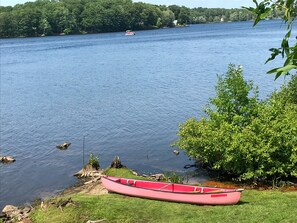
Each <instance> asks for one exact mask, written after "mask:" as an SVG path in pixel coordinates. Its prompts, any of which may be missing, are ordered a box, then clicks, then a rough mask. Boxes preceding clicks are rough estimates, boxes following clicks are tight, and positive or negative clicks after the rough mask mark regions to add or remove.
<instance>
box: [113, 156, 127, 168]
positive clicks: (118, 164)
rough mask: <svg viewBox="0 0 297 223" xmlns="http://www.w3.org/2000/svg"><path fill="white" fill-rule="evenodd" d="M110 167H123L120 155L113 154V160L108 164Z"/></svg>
mask: <svg viewBox="0 0 297 223" xmlns="http://www.w3.org/2000/svg"><path fill="white" fill-rule="evenodd" d="M110 167H111V168H117V169H119V168H123V167H124V166H123V165H122V163H121V160H120V157H119V156H115V158H114V159H113V161H112V162H111V164H110Z"/></svg>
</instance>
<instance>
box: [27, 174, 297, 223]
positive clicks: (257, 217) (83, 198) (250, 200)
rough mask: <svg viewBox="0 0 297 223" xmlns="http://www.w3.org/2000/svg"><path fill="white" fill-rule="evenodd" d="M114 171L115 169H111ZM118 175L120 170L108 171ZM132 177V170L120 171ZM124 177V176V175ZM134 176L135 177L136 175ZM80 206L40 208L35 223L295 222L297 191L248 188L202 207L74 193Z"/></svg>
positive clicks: (36, 212) (34, 217)
mask: <svg viewBox="0 0 297 223" xmlns="http://www.w3.org/2000/svg"><path fill="white" fill-rule="evenodd" d="M108 171H113V172H108ZM108 171H107V173H108V174H109V175H118V176H119V172H118V171H117V170H108ZM120 171H121V174H124V175H125V177H129V178H132V176H131V175H129V174H131V172H130V173H129V170H127V169H126V170H120ZM121 176H123V175H121ZM134 178H135V176H134ZM72 199H73V200H74V201H75V202H77V203H79V206H69V207H65V208H63V211H61V210H60V209H59V208H56V207H50V208H49V209H48V210H47V211H43V210H41V209H39V208H37V209H36V210H35V211H34V212H33V214H32V215H31V217H32V220H33V222H35V223H68V222H69V223H76V222H77V223H80V222H84V223H85V222H87V221H88V220H99V219H106V221H105V222H119V223H124V222H137V223H138V222H139V223H141V222H160V223H162V222H164V223H165V222H171V223H175V222H176V223H179V222H182V223H184V222H262V223H263V222H269V223H273V222H277V223H278V222H296V216H295V215H294V213H295V212H296V210H297V202H296V200H297V193H296V192H281V191H277V190H269V191H256V190H247V191H244V192H243V194H242V199H241V201H240V203H238V204H237V205H231V206H200V205H191V204H181V203H173V202H164V201H155V200H148V199H142V198H133V197H127V196H122V195H118V194H106V195H100V196H91V195H75V196H72Z"/></svg>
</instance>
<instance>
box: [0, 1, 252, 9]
mask: <svg viewBox="0 0 297 223" xmlns="http://www.w3.org/2000/svg"><path fill="white" fill-rule="evenodd" d="M28 1H34V0H0V5H1V6H9V5H10V6H14V5H16V4H23V3H25V2H28ZM133 1H134V2H138V1H139V0H133ZM140 1H141V2H146V3H151V4H156V5H180V6H182V5H184V6H186V7H189V8H194V7H205V8H241V6H254V3H253V1H252V0H140Z"/></svg>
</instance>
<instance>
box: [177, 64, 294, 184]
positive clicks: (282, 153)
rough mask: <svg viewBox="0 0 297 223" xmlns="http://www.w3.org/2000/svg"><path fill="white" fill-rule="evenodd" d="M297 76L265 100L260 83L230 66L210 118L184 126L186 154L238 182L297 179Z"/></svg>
mask: <svg viewBox="0 0 297 223" xmlns="http://www.w3.org/2000/svg"><path fill="white" fill-rule="evenodd" d="M296 86H297V78H296V76H293V78H292V80H291V81H290V82H289V83H288V84H287V85H285V86H284V87H282V89H281V91H280V92H276V93H273V94H272V95H271V96H270V97H269V98H268V99H266V100H265V101H263V102H261V101H260V100H259V99H258V90H257V87H254V86H253V83H252V82H246V81H245V80H244V79H243V75H242V69H241V67H235V66H234V65H230V66H229V69H228V72H227V74H226V75H223V76H219V77H218V84H217V86H216V93H217V95H216V97H215V98H211V99H210V101H209V104H208V105H207V107H206V109H205V112H206V114H207V116H208V117H203V118H201V119H200V120H196V119H195V118H191V119H188V120H187V121H186V122H185V123H184V124H182V125H180V128H179V132H178V135H179V136H180V138H179V140H178V141H177V142H176V143H175V145H176V146H178V147H179V148H180V149H184V150H185V151H186V153H187V154H188V155H189V156H190V157H193V158H196V159H198V160H200V161H202V162H203V163H205V164H207V165H208V166H210V167H211V168H212V169H215V170H219V171H221V172H224V173H226V174H229V175H230V176H231V175H232V176H235V177H236V178H237V179H238V180H254V181H262V180H274V181H275V180H281V179H284V178H292V177H297V103H296V98H295V97H294V96H295V95H296V94H297V87H296Z"/></svg>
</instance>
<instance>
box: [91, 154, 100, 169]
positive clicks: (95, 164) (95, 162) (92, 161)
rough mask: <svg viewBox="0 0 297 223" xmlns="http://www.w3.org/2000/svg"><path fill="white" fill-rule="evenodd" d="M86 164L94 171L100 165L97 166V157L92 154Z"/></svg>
mask: <svg viewBox="0 0 297 223" xmlns="http://www.w3.org/2000/svg"><path fill="white" fill-rule="evenodd" d="M88 164H89V165H90V166H92V167H93V168H95V169H99V167H100V165H99V157H98V156H96V157H95V156H94V154H93V153H91V154H90V157H89V162H88Z"/></svg>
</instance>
